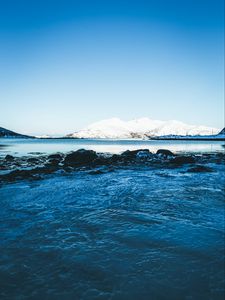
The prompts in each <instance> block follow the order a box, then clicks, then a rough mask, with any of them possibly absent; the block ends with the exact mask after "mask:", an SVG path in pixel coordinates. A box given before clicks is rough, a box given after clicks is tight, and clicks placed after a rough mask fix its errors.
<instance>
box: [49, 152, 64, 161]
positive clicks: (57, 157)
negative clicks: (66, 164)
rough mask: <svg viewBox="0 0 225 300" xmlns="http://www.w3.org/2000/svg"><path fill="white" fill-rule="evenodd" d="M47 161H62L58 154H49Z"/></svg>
mask: <svg viewBox="0 0 225 300" xmlns="http://www.w3.org/2000/svg"><path fill="white" fill-rule="evenodd" d="M48 159H58V160H61V159H62V155H61V154H59V153H56V154H51V155H49V156H48Z"/></svg>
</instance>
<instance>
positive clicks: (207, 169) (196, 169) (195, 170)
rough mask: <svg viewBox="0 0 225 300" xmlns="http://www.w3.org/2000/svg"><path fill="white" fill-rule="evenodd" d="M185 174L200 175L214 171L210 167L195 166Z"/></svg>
mask: <svg viewBox="0 0 225 300" xmlns="http://www.w3.org/2000/svg"><path fill="white" fill-rule="evenodd" d="M187 172H190V173H201V172H214V170H213V169H212V168H210V167H206V166H202V165H196V166H194V167H193V168H190V169H188V170H187Z"/></svg>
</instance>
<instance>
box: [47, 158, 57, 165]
mask: <svg viewBox="0 0 225 300" xmlns="http://www.w3.org/2000/svg"><path fill="white" fill-rule="evenodd" d="M48 163H49V164H51V165H54V166H57V165H58V164H59V163H60V160H58V159H50V160H49V161H48Z"/></svg>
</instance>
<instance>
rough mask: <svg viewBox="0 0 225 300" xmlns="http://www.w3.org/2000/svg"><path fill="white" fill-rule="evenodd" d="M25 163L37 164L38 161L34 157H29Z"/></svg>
mask: <svg viewBox="0 0 225 300" xmlns="http://www.w3.org/2000/svg"><path fill="white" fill-rule="evenodd" d="M27 162H29V163H38V162H39V159H38V158H36V157H30V158H28V159H27Z"/></svg>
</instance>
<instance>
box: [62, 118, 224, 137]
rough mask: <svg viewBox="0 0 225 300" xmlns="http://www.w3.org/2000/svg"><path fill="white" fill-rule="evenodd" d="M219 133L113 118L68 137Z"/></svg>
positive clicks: (176, 123) (175, 124)
mask: <svg viewBox="0 0 225 300" xmlns="http://www.w3.org/2000/svg"><path fill="white" fill-rule="evenodd" d="M219 131H220V130H219V129H217V128H212V127H206V126H196V125H188V124H185V123H183V122H179V121H176V120H170V121H160V120H152V119H149V118H140V119H135V120H130V121H123V120H121V119H119V118H111V119H107V120H102V121H99V122H96V123H93V124H91V125H89V126H88V127H86V128H84V129H82V130H79V131H76V132H74V133H72V134H69V135H68V136H69V137H73V138H99V139H100V138H109V139H130V138H141V139H143V138H148V136H152V137H153V136H164V135H181V136H186V135H191V136H193V135H212V134H213V135H214V134H218V133H219Z"/></svg>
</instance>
